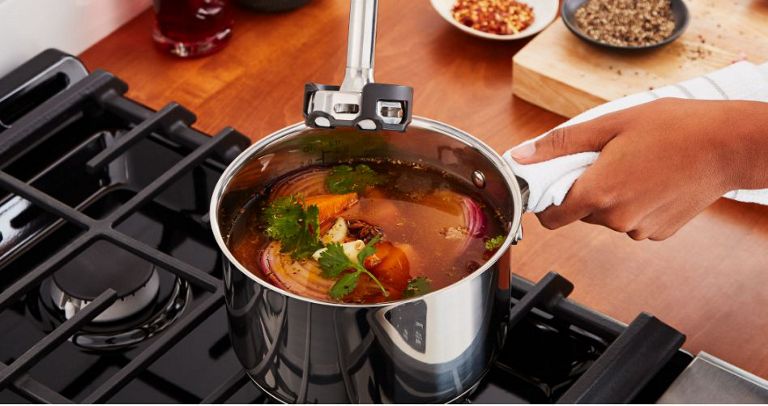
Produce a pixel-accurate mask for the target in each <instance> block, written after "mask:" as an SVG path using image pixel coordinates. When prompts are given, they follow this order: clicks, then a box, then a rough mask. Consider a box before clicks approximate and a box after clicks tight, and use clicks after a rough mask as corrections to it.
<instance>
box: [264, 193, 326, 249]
mask: <svg viewBox="0 0 768 406" xmlns="http://www.w3.org/2000/svg"><path fill="white" fill-rule="evenodd" d="M264 218H265V223H266V224H267V229H266V232H267V235H268V236H269V238H271V239H273V240H276V241H280V245H281V252H284V253H290V254H291V256H292V257H293V258H294V259H304V258H308V257H309V256H310V255H312V253H313V252H315V251H317V250H318V249H320V248H322V247H323V244H322V243H321V242H320V238H319V237H318V231H319V230H320V224H319V220H318V219H319V209H318V208H317V205H310V206H309V207H307V208H306V209H304V205H303V204H302V201H301V199H300V198H299V197H297V196H294V195H291V196H284V197H281V198H278V199H275V201H273V202H272V204H270V205H269V206H268V207H267V208H266V209H265V210H264Z"/></svg>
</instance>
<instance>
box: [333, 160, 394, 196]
mask: <svg viewBox="0 0 768 406" xmlns="http://www.w3.org/2000/svg"><path fill="white" fill-rule="evenodd" d="M382 183H384V179H383V177H382V176H381V175H379V174H378V173H376V171H374V170H373V169H371V168H370V167H369V166H368V165H365V164H359V165H357V166H355V167H354V168H352V167H351V166H350V165H339V166H334V167H333V168H331V173H329V174H328V176H327V177H326V178H325V186H326V188H328V191H330V192H331V193H334V194H345V193H351V192H357V193H362V192H364V191H365V188H366V187H368V186H375V185H380V184H382Z"/></svg>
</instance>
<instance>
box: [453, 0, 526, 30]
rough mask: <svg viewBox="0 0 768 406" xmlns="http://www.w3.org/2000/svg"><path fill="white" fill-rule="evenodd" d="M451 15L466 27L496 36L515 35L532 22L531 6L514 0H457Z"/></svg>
mask: <svg viewBox="0 0 768 406" xmlns="http://www.w3.org/2000/svg"><path fill="white" fill-rule="evenodd" d="M451 14H452V15H453V18H454V19H455V20H456V21H458V22H460V23H461V24H464V25H466V26H467V27H471V28H474V29H476V30H480V31H483V32H487V33H490V34H498V35H510V34H517V33H519V32H520V31H522V30H524V29H526V28H528V27H529V26H530V25H531V24H533V20H534V15H533V9H532V8H531V6H529V5H527V4H525V3H521V2H519V1H515V0H457V1H456V3H455V4H454V5H453V9H452V10H451Z"/></svg>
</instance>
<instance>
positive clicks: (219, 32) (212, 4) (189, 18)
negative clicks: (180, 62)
mask: <svg viewBox="0 0 768 406" xmlns="http://www.w3.org/2000/svg"><path fill="white" fill-rule="evenodd" d="M154 1H155V15H156V18H157V21H156V24H155V29H154V33H153V39H154V40H155V43H156V44H157V45H158V46H159V47H160V48H161V49H163V50H165V51H167V52H170V53H171V54H174V55H177V56H180V57H194V56H202V55H208V54H210V53H213V52H215V51H217V50H219V49H221V48H222V47H223V46H224V45H225V44H226V42H227V40H229V37H230V36H231V35H232V10H231V6H230V4H229V1H228V0H154Z"/></svg>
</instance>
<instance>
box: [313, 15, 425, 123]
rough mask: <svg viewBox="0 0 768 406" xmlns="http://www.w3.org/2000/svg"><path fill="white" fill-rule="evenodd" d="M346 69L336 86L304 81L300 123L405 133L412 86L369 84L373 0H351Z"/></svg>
mask: <svg viewBox="0 0 768 406" xmlns="http://www.w3.org/2000/svg"><path fill="white" fill-rule="evenodd" d="M350 1H351V2H350V10H349V39H348V41H347V68H346V72H345V75H344V81H343V82H342V84H341V86H334V85H321V84H317V83H307V84H306V85H305V86H304V121H305V123H306V125H307V126H309V127H315V128H336V127H355V128H358V129H361V130H382V129H383V130H394V131H405V129H406V128H407V127H408V124H410V123H411V115H412V110H413V88H411V87H409V86H400V85H392V84H384V83H374V81H373V59H374V58H373V56H374V55H373V54H374V49H375V46H376V13H377V10H378V7H379V5H378V0H350Z"/></svg>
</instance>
